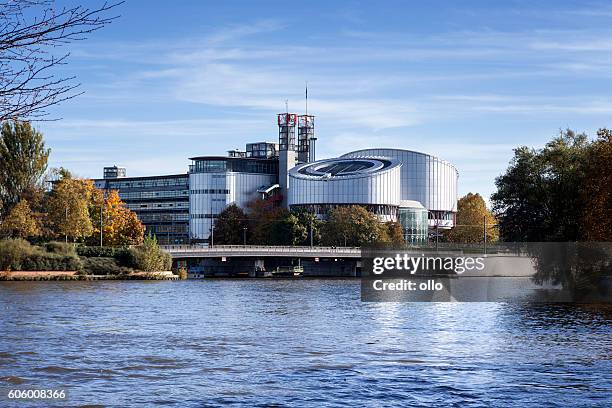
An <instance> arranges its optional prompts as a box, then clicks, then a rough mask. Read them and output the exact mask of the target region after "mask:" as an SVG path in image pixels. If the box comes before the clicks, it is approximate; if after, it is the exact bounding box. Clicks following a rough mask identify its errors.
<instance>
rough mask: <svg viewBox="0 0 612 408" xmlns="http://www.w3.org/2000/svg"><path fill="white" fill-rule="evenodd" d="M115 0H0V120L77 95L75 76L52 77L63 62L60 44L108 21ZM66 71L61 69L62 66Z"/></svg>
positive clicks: (33, 114)
mask: <svg viewBox="0 0 612 408" xmlns="http://www.w3.org/2000/svg"><path fill="white" fill-rule="evenodd" d="M118 4H120V3H104V4H103V5H102V6H101V7H94V8H88V7H85V6H80V5H77V6H70V7H58V6H57V5H56V4H55V2H53V1H48V0H7V1H4V2H2V3H0V122H1V121H4V120H7V119H13V120H14V119H22V120H23V119H33V118H37V117H40V116H44V115H45V109H46V108H48V107H49V106H52V105H55V104H57V103H59V102H62V101H64V100H66V99H70V98H73V97H74V96H76V95H78V94H79V92H78V89H77V88H78V86H79V84H78V83H75V82H74V76H72V75H70V74H68V75H67V76H63V77H61V76H56V72H57V70H58V68H59V67H60V66H63V65H65V64H66V62H67V58H68V53H67V52H66V51H63V50H64V48H65V47H66V46H67V45H68V44H70V43H72V42H74V41H79V40H83V39H85V38H86V37H87V35H88V34H90V33H91V32H93V31H96V30H98V29H100V28H102V27H104V26H106V25H108V24H109V23H110V22H111V21H112V20H113V19H114V18H115V17H109V16H106V15H107V13H108V12H109V10H111V9H113V8H114V7H116V6H117V5H118ZM64 70H65V69H64Z"/></svg>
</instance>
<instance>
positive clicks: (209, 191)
mask: <svg viewBox="0 0 612 408" xmlns="http://www.w3.org/2000/svg"><path fill="white" fill-rule="evenodd" d="M189 193H190V194H229V193H230V191H229V190H228V189H227V188H205V189H202V190H190V191H189Z"/></svg>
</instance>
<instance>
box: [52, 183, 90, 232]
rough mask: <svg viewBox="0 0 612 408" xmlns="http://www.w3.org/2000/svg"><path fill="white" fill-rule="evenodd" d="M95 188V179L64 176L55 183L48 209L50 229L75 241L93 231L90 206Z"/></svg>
mask: <svg viewBox="0 0 612 408" xmlns="http://www.w3.org/2000/svg"><path fill="white" fill-rule="evenodd" d="M94 190H95V187H94V185H93V181H91V180H86V179H73V178H63V179H61V180H59V181H57V182H56V183H55V185H54V186H53V190H52V191H51V193H50V196H49V199H48V202H47V210H48V223H49V227H50V230H51V231H53V232H54V234H55V235H56V236H66V237H67V238H71V239H72V240H73V241H74V240H77V239H82V238H86V237H89V236H90V235H91V234H92V233H93V225H92V222H91V218H90V213H89V206H90V203H91V197H92V194H93V192H94Z"/></svg>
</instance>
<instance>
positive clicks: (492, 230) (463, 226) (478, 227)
mask: <svg viewBox="0 0 612 408" xmlns="http://www.w3.org/2000/svg"><path fill="white" fill-rule="evenodd" d="M485 222H486V225H487V229H486V231H487V241H488V242H495V241H497V240H498V239H499V231H498V229H497V225H496V224H497V221H496V219H495V217H494V216H493V214H492V213H491V211H489V209H488V208H487V205H486V203H485V201H484V199H483V198H482V197H481V196H480V194H478V193H476V194H473V193H468V194H467V195H465V196H463V197H461V198H460V199H459V201H458V203H457V222H456V225H455V227H454V228H452V229H450V230H448V231H445V232H444V238H445V239H446V240H447V241H450V242H456V243H462V244H472V243H479V242H484V227H485Z"/></svg>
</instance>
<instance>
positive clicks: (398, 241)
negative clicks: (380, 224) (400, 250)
mask: <svg viewBox="0 0 612 408" xmlns="http://www.w3.org/2000/svg"><path fill="white" fill-rule="evenodd" d="M385 226H386V228H387V231H386V232H387V234H386V235H387V236H386V237H383V238H384V241H383V243H388V244H392V245H393V246H403V245H405V244H406V240H405V239H404V229H403V228H402V225H401V224H400V223H399V222H387V223H385Z"/></svg>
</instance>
